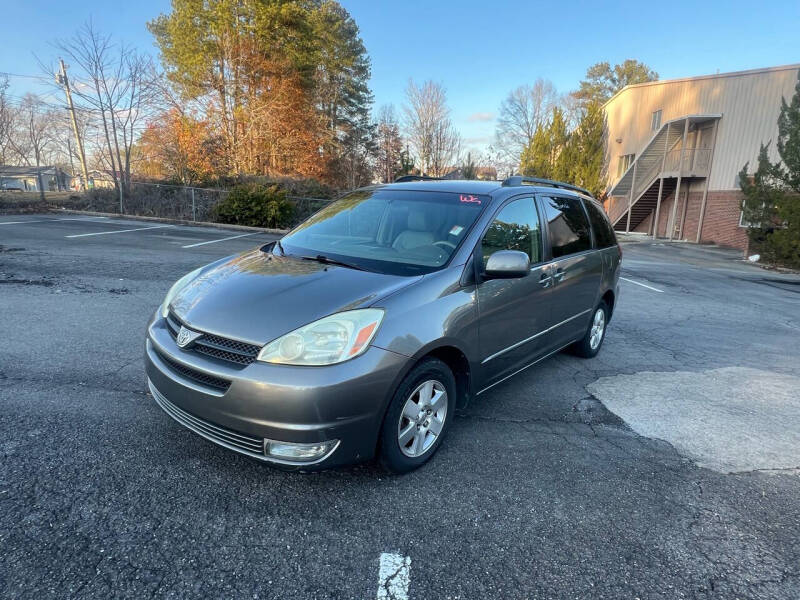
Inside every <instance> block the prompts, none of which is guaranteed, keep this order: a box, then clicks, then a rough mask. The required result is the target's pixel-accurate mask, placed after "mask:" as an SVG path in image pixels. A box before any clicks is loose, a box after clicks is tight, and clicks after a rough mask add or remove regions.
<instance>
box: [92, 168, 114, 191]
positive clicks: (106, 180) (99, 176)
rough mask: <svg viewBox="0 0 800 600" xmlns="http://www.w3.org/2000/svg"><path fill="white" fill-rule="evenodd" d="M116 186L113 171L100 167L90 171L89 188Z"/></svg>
mask: <svg viewBox="0 0 800 600" xmlns="http://www.w3.org/2000/svg"><path fill="white" fill-rule="evenodd" d="M113 187H114V178H113V177H112V174H111V173H108V172H106V171H101V170H99V169H91V170H90V171H89V189H92V188H102V189H110V188H113Z"/></svg>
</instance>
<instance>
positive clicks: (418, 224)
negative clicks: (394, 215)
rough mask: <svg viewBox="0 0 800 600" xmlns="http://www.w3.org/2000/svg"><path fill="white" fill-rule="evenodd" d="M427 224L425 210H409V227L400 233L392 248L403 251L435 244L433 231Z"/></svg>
mask: <svg viewBox="0 0 800 600" xmlns="http://www.w3.org/2000/svg"><path fill="white" fill-rule="evenodd" d="M426 225H427V221H426V219H425V213H424V212H423V211H415V210H412V211H409V213H408V229H406V230H405V231H401V232H400V235H398V236H397V237H396V238H395V240H394V243H393V244H392V248H394V249H395V250H397V251H399V252H402V251H403V250H411V249H412V248H419V247H420V246H430V245H431V244H433V240H434V237H433V233H431V232H430V231H427V230H426V229H427V227H426Z"/></svg>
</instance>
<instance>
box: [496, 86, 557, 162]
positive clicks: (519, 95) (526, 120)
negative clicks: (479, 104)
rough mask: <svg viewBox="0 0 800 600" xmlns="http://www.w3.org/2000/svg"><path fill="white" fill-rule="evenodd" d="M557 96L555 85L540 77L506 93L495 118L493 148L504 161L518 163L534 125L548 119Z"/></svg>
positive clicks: (530, 138) (530, 137)
mask: <svg viewBox="0 0 800 600" xmlns="http://www.w3.org/2000/svg"><path fill="white" fill-rule="evenodd" d="M559 100H560V98H559V95H558V92H556V88H555V86H554V85H553V84H552V83H551V82H550V81H548V80H546V79H541V78H539V79H537V80H536V81H535V82H534V83H533V85H522V86H520V87H518V88H516V89H515V90H513V91H512V92H511V93H509V94H508V96H507V97H506V99H505V100H503V102H502V104H501V105H500V112H499V115H498V118H497V128H496V130H495V147H496V150H497V151H498V152H500V153H501V154H504V155H505V159H506V160H507V161H510V162H514V163H515V164H518V163H519V157H520V155H521V154H522V150H523V149H525V148H526V147H527V146H528V144H530V143H531V140H533V134H534V133H536V128H537V127H539V126H540V125H543V124H544V123H546V122H547V120H548V119H549V117H550V115H551V114H552V111H553V107H555V106H558V104H559Z"/></svg>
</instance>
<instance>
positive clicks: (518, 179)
mask: <svg viewBox="0 0 800 600" xmlns="http://www.w3.org/2000/svg"><path fill="white" fill-rule="evenodd" d="M525 183H534V184H538V185H549V186H550V187H554V188H560V189H563V190H572V191H573V192H580V193H581V194H586V195H587V196H589V197H590V198H594V196H592V192H590V191H589V190H586V189H583V188H582V187H578V186H577V185H572V184H571V183H564V182H563V181H553V180H552V179H541V178H540V177H524V176H522V175H514V176H513V177H509V178H507V179H505V180H504V181H503V186H505V187H512V186H517V185H522V184H525Z"/></svg>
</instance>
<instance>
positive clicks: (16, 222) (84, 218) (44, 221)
mask: <svg viewBox="0 0 800 600" xmlns="http://www.w3.org/2000/svg"><path fill="white" fill-rule="evenodd" d="M107 218H108V217H78V218H73V217H70V218H64V219H28V220H27V221H0V225H23V224H25V223H50V222H52V221H94V220H96V219H107Z"/></svg>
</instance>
